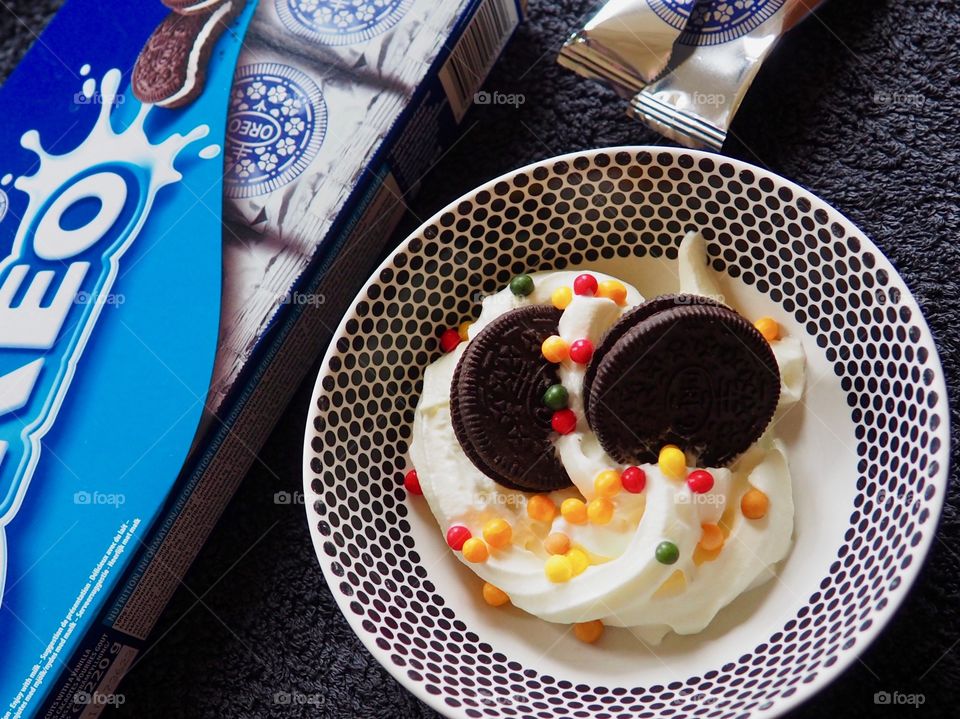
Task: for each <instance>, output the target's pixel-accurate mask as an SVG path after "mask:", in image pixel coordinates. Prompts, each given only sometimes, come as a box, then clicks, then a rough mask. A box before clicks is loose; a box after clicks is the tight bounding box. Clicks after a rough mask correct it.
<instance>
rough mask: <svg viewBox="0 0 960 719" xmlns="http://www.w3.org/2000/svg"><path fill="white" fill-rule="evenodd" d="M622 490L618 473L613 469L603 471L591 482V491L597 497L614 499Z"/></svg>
mask: <svg viewBox="0 0 960 719" xmlns="http://www.w3.org/2000/svg"><path fill="white" fill-rule="evenodd" d="M622 488H623V484H622V483H621V477H620V473H619V472H618V471H617V470H615V469H605V470H603V471H602V472H600V474H598V475H597V476H596V478H595V479H594V480H593V491H594V492H596V494H597V496H598V497H615V496H617V494H619V493H620V490H621V489H622Z"/></svg>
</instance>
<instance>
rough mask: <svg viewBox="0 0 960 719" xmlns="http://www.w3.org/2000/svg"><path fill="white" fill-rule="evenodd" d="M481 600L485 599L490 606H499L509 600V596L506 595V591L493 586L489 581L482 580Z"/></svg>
mask: <svg viewBox="0 0 960 719" xmlns="http://www.w3.org/2000/svg"><path fill="white" fill-rule="evenodd" d="M483 601H485V602H486V603H487V604H489V605H490V606H491V607H501V606H503V605H504V604H506V603H507V602H509V601H510V597H508V596H507V593H506V592H505V591H503V590H502V589H500V588H499V587H495V586H493V585H492V584H490V582H484V584H483Z"/></svg>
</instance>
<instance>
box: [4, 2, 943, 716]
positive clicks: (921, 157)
mask: <svg viewBox="0 0 960 719" xmlns="http://www.w3.org/2000/svg"><path fill="white" fill-rule="evenodd" d="M264 1H267V0H264ZM59 4H60V3H59V1H58V0H37V1H30V0H0V71H2V73H3V76H4V77H5V76H6V73H7V72H9V70H10V69H11V68H12V67H13V66H14V65H15V63H16V62H17V60H18V59H19V58H20V57H21V56H22V54H23V52H25V50H26V49H27V47H28V46H29V45H30V43H31V42H32V41H33V39H34V37H35V33H39V32H40V31H41V29H42V28H43V26H44V24H45V22H46V21H47V20H48V19H49V17H50V15H51V13H52V12H53V11H54V10H55V8H56V7H57V6H58V5H59ZM116 4H117V5H118V6H128V7H132V6H134V5H135V2H123V3H120V2H118V3H116ZM589 8H590V2H589V0H561V1H558V2H546V1H545V0H532V1H531V7H530V20H529V22H528V23H527V24H526V25H525V26H524V27H523V28H522V29H521V30H520V31H519V33H518V35H517V36H516V38H515V39H514V41H513V43H512V44H511V45H510V47H509V48H508V49H507V52H506V54H505V56H504V57H503V59H502V60H501V62H500V63H499V64H498V65H497V67H496V68H495V70H494V72H493V74H492V75H491V77H490V78H489V80H488V82H487V85H486V87H487V88H488V89H489V90H497V91H500V92H504V93H522V94H523V95H524V96H525V103H524V104H523V105H522V106H521V107H520V108H519V109H513V108H512V107H509V106H499V107H497V106H484V107H478V108H475V109H474V110H472V111H471V112H470V113H469V114H468V116H467V117H466V119H465V121H464V124H463V130H464V132H463V137H462V139H461V140H460V142H459V143H458V144H457V145H456V146H455V147H454V148H453V149H452V150H451V151H450V152H449V153H448V154H447V155H446V156H445V157H444V158H443V160H442V161H441V162H440V163H439V164H438V165H437V166H436V167H435V168H434V169H433V170H432V172H431V173H430V174H429V176H428V178H427V179H426V180H425V183H424V186H423V191H422V193H421V194H420V197H419V199H417V200H416V201H415V202H413V204H412V209H413V212H414V213H415V214H416V216H417V217H420V218H426V217H428V216H430V215H431V214H433V212H434V211H436V210H437V209H438V208H440V207H442V206H443V205H444V204H446V203H447V202H449V201H450V200H452V199H455V198H456V197H458V196H459V195H460V194H462V193H463V192H466V191H468V190H470V189H471V188H472V187H474V186H476V185H477V184H479V183H481V182H483V181H485V180H487V179H489V178H491V177H494V176H496V175H499V174H501V173H502V172H505V171H507V170H510V169H512V168H514V167H517V166H519V165H523V164H526V163H528V162H531V161H534V160H537V159H541V158H546V157H549V156H552V155H556V154H560V153H564V152H568V151H572V150H580V149H587V148H594V147H600V146H605V145H618V144H647V143H657V142H661V141H660V140H659V138H658V137H657V136H656V135H655V134H653V133H652V132H650V131H648V130H646V129H644V128H643V127H641V126H640V125H638V124H637V123H635V122H633V121H631V120H629V119H628V118H627V117H626V116H625V115H624V108H623V104H622V102H621V101H620V100H618V99H617V98H616V97H615V96H614V95H613V94H612V93H611V92H609V91H607V90H605V89H604V88H601V87H599V86H598V85H595V84H592V83H590V82H587V81H584V80H582V79H580V78H578V77H576V76H574V75H572V74H571V73H569V72H567V71H564V70H562V69H561V68H560V67H558V66H557V65H556V64H555V63H554V57H555V55H556V52H557V49H558V47H559V44H560V43H561V42H562V40H563V39H564V37H565V36H566V34H567V33H568V31H570V30H571V29H572V28H573V27H575V26H576V25H577V21H578V18H581V17H582V16H583V15H584V14H585V13H587V12H588V11H589ZM958 32H960V16H958V11H957V3H955V2H952V1H951V0H830V2H828V3H826V5H825V6H823V7H822V9H821V10H820V12H819V13H818V16H817V17H816V18H813V19H811V20H809V21H808V22H806V23H805V24H804V25H802V26H801V27H800V28H798V29H797V30H796V31H795V32H794V33H792V35H790V36H789V37H788V38H787V39H786V40H785V41H784V42H783V43H782V45H781V46H780V48H779V49H778V51H777V53H776V54H775V56H774V57H773V58H772V59H771V60H770V61H769V62H768V63H767V64H766V66H765V67H764V68H763V70H762V71H761V73H760V75H759V77H758V78H757V80H756V82H755V84H754V87H753V89H752V91H751V93H750V95H749V97H748V98H747V100H746V102H745V103H744V105H743V107H742V108H741V110H740V113H739V115H738V117H737V120H736V122H735V123H734V127H733V132H734V133H735V135H736V138H734V139H731V140H730V141H729V142H728V144H727V148H726V152H727V154H730V155H733V156H734V157H738V158H741V159H743V160H746V161H749V162H752V163H755V164H758V165H761V166H764V167H767V168H769V169H771V170H773V171H775V172H777V173H779V174H781V175H783V176H785V177H788V178H790V179H793V180H795V181H797V182H799V183H800V184H802V185H804V186H806V187H808V188H809V189H810V190H812V191H813V192H814V193H816V194H817V195H819V196H820V197H822V198H824V199H825V200H827V201H828V202H830V203H832V204H833V205H834V206H835V207H837V208H838V209H839V210H841V211H842V212H843V213H845V214H846V215H847V217H849V218H850V219H852V220H853V221H854V222H856V223H857V224H858V225H859V226H860V227H861V228H862V229H863V230H864V231H865V232H866V234H867V235H868V236H870V237H872V238H873V240H874V241H875V242H876V243H877V245H879V246H880V248H881V249H882V250H883V251H884V252H885V253H886V254H887V256H888V257H890V259H891V260H892V261H893V263H894V265H896V267H897V268H898V269H899V271H900V272H901V274H902V275H903V276H904V278H905V280H906V282H907V284H908V286H909V287H910V288H911V289H912V290H913V292H914V293H915V295H916V297H917V299H918V301H919V302H920V305H921V306H922V307H923V308H924V310H925V312H926V316H927V319H928V321H929V323H930V325H931V327H932V329H933V332H934V335H935V337H936V338H937V341H938V346H939V349H940V354H941V359H942V361H943V365H944V370H945V372H946V374H947V382H948V384H949V386H950V392H951V395H952V398H953V399H956V397H957V391H958V386H960V364H958V363H960V358H958V356H957V350H958V343H960V310H958V306H957V302H958V299H960V281H958V271H960V246H958V236H960V209H958V202H957V199H958V189H957V186H958V179H960V169H958V167H960V153H958V150H960V138H958V111H960V86H958V83H960V49H958V40H957V37H958ZM916 96H919V99H918V97H916ZM416 224H417V223H416V221H415V220H411V222H410V223H408V229H410V228H412V227H413V226H415V225H416ZM312 384H313V379H312V378H311V379H310V380H309V381H308V382H306V383H304V385H303V387H302V388H301V389H300V391H299V392H298V393H297V396H296V399H295V400H294V402H293V403H292V405H291V406H290V408H289V410H288V411H287V412H286V414H285V415H284V418H283V420H282V421H281V422H280V424H279V425H278V427H277V429H276V431H275V432H274V434H273V437H272V438H271V440H270V441H269V443H268V444H267V446H266V447H265V448H264V450H263V451H262V452H261V453H260V456H259V457H258V458H257V460H256V462H255V466H254V467H253V469H252V470H251V471H250V473H249V476H248V477H247V478H246V480H245V481H244V483H243V485H242V487H241V489H240V492H239V494H238V495H237V496H236V498H235V499H234V500H233V502H232V504H231V505H230V508H229V509H228V511H227V513H226V515H225V516H224V518H223V520H222V521H221V522H220V524H219V526H218V528H217V530H216V532H215V534H214V536H213V537H212V539H211V540H210V542H209V544H208V545H207V547H206V548H205V549H204V551H203V553H202V554H201V555H200V557H199V559H198V560H197V562H196V564H195V565H194V567H193V568H192V570H191V571H190V573H189V574H188V575H187V577H186V579H185V580H184V582H183V586H182V587H181V588H180V589H179V590H178V592H177V594H176V596H175V597H174V600H173V602H172V604H171V605H170V607H169V608H168V610H167V611H166V613H165V614H164V616H163V619H162V621H161V622H160V625H159V627H158V628H157V629H156V631H155V632H154V635H153V638H152V642H153V643H152V646H151V649H150V650H149V651H148V652H147V653H146V654H145V655H144V656H143V657H142V658H141V659H140V660H139V661H138V663H137V664H136V666H135V668H134V669H133V671H132V673H131V675H130V676H129V677H128V679H127V680H126V681H125V682H124V683H123V685H122V686H121V688H120V692H121V693H122V694H123V695H124V697H125V701H126V703H125V705H124V706H123V707H122V708H121V709H120V710H119V711H117V710H114V709H109V710H108V712H107V715H108V716H110V715H112V714H119V715H120V716H122V717H143V718H151V717H181V716H182V717H281V716H283V717H287V716H322V717H338V718H339V717H377V718H381V717H390V718H392V717H433V716H436V715H435V714H433V713H432V712H431V711H430V710H429V709H427V708H426V707H425V706H423V705H422V704H420V703H419V702H418V701H417V700H416V699H414V698H413V697H412V696H411V695H410V694H408V693H407V692H406V691H405V690H404V689H403V688H402V687H401V686H400V685H399V684H397V683H396V682H395V681H394V680H393V679H392V678H391V677H390V675H389V674H388V673H387V672H386V671H385V670H384V669H382V668H381V667H380V666H379V665H378V664H377V663H376V661H374V660H373V659H372V658H371V656H370V655H369V654H368V653H367V652H366V651H365V650H364V649H363V647H362V646H361V644H360V642H359V641H358V640H357V639H356V637H355V636H354V635H353V633H352V632H351V630H350V628H349V627H348V626H347V623H346V621H345V620H344V619H343V617H342V616H341V614H340V612H339V610H338V609H337V607H336V605H335V603H334V601H333V599H332V598H331V596H330V593H329V591H328V590H327V587H326V585H325V583H324V580H323V577H322V575H321V573H320V570H319V567H318V565H317V562H316V560H315V557H314V554H313V549H312V547H311V544H310V539H309V535H308V532H307V525H306V522H305V520H304V515H303V508H302V507H301V506H299V505H294V506H283V505H277V504H275V503H274V501H273V497H274V494H275V493H276V492H278V491H290V492H293V491H297V490H299V488H300V481H301V480H300V458H301V438H302V432H303V424H304V418H305V416H306V411H307V406H308V404H309V398H310V390H311V388H312ZM952 407H953V426H954V440H955V441H956V437H957V430H956V427H957V425H958V421H957V411H956V404H955V403H953V404H952ZM955 472H956V467H954V468H953V470H952V473H951V491H950V495H949V497H948V501H947V505H946V508H945V510H944V514H943V518H942V520H941V524H940V529H939V534H938V537H937V540H936V541H935V543H934V544H933V548H932V551H931V554H930V558H929V560H928V561H927V563H926V565H925V567H924V569H923V572H922V574H921V576H920V579H919V580H918V582H917V584H916V586H915V588H914V589H913V591H912V593H911V594H910V596H909V598H908V599H907V601H906V603H905V604H904V606H903V607H902V609H901V610H900V611H899V613H898V614H897V615H896V617H895V618H894V620H893V621H892V622H891V624H890V625H889V627H888V628H887V629H886V630H885V631H884V632H883V634H882V636H881V637H880V638H879V639H878V640H877V641H876V642H875V643H874V644H873V645H872V646H871V647H869V648H868V649H867V650H866V652H865V653H864V654H863V657H862V661H860V662H857V663H854V664H853V665H852V666H851V667H850V668H849V669H848V670H847V671H846V672H845V673H844V674H843V676H842V677H841V678H840V679H838V680H837V681H836V682H835V683H833V684H832V685H831V686H830V687H829V688H827V689H825V690H824V691H822V692H821V693H820V694H819V695H817V697H816V698H814V699H813V700H811V701H809V702H807V703H806V704H805V705H804V706H802V707H801V708H800V709H798V710H796V711H795V712H794V713H792V714H791V715H790V716H791V717H794V718H799V717H818V716H820V715H828V716H838V717H851V718H856V717H872V716H877V715H881V716H903V717H912V716H917V717H955V716H960V645H957V642H958V641H960V632H958V628H960V603H958V593H960V579H958V572H960V521H958V516H957V512H958V507H960V497H958V493H957V490H956V481H955V480H956V477H955ZM798 481H802V480H798ZM0 651H2V649H0ZM878 690H886V691H890V692H892V691H895V690H896V691H901V692H906V693H922V694H924V695H925V699H926V701H925V704H924V705H923V706H922V707H921V708H919V709H911V708H905V707H900V708H896V709H893V708H886V707H877V706H875V705H874V703H873V694H874V692H875V691H878ZM278 692H288V693H299V694H300V695H303V696H309V695H317V696H318V697H319V698H320V699H319V702H318V703H321V704H322V706H311V705H303V706H292V705H284V704H278V703H276V702H275V700H274V697H275V695H276V693H278Z"/></svg>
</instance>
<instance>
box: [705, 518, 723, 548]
mask: <svg viewBox="0 0 960 719" xmlns="http://www.w3.org/2000/svg"><path fill="white" fill-rule="evenodd" d="M700 529H701V530H702V532H703V533H702V534H701V535H700V548H701V549H702V550H703V551H705V552H715V551H716V550H718V549H720V547H722V546H723V542H724V537H723V530H722V529H720V527H719V526H717V525H716V524H702V525H700Z"/></svg>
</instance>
